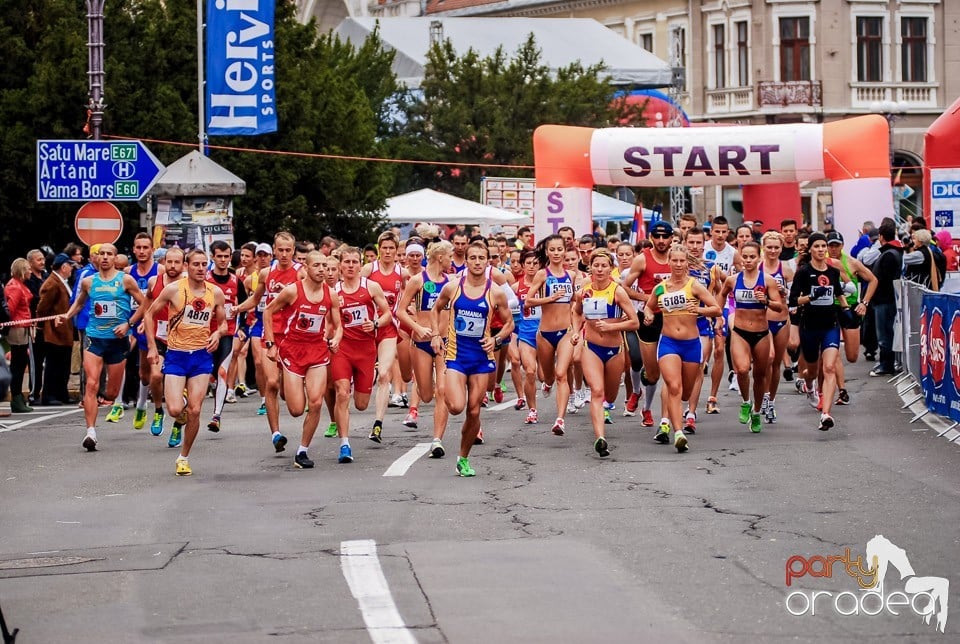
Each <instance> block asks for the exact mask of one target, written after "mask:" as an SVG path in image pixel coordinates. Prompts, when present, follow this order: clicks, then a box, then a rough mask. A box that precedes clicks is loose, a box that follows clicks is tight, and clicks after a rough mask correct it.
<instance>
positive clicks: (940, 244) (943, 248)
mask: <svg viewBox="0 0 960 644" xmlns="http://www.w3.org/2000/svg"><path fill="white" fill-rule="evenodd" d="M937 248H939V249H940V252H942V253H943V257H944V259H945V260H946V262H947V271H955V270H957V266H958V263H960V262H958V261H957V251H955V250H954V249H953V235H951V234H950V231H948V230H941V231H940V232H938V233H937Z"/></svg>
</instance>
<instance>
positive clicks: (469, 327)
mask: <svg viewBox="0 0 960 644" xmlns="http://www.w3.org/2000/svg"><path fill="white" fill-rule="evenodd" d="M486 326H487V325H486V320H485V319H484V318H482V317H473V316H469V315H464V314H463V313H458V314H457V318H456V320H455V321H454V329H455V330H456V332H457V335H460V336H463V337H465V338H482V337H483V332H484V331H485V330H486Z"/></svg>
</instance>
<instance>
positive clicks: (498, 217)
mask: <svg viewBox="0 0 960 644" xmlns="http://www.w3.org/2000/svg"><path fill="white" fill-rule="evenodd" d="M386 216H387V220H389V221H390V222H391V223H394V224H415V223H418V222H426V223H436V224H474V225H478V226H490V225H497V224H499V225H504V224H514V225H521V226H522V225H529V224H530V218H529V217H527V216H526V215H521V214H517V213H515V212H510V211H508V210H500V209H499V208H494V207H493V206H485V205H484V204H482V203H477V202H476V201H470V200H469V199H461V198H460V197H454V196H453V195H448V194H444V193H442V192H437V191H436V190H430V189H429V188H424V189H423V190H416V191H414V192H408V193H406V194H402V195H397V196H396V197H390V198H389V199H387V212H386Z"/></svg>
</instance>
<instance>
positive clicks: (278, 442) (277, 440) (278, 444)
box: [271, 434, 287, 454]
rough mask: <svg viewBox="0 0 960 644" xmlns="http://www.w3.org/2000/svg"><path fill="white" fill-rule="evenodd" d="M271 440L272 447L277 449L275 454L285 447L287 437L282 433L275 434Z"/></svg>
mask: <svg viewBox="0 0 960 644" xmlns="http://www.w3.org/2000/svg"><path fill="white" fill-rule="evenodd" d="M271 440H272V442H273V449H275V450H276V451H277V454H279V453H280V452H282V451H284V450H285V449H287V437H286V436H284V435H283V434H275V435H274V437H273V438H272V439H271Z"/></svg>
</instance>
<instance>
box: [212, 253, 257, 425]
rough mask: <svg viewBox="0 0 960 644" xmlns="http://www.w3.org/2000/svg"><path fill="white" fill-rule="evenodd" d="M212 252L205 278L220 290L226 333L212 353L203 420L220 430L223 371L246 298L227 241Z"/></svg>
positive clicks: (224, 391)
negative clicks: (208, 412) (212, 379)
mask: <svg viewBox="0 0 960 644" xmlns="http://www.w3.org/2000/svg"><path fill="white" fill-rule="evenodd" d="M210 252H211V253H212V254H213V269H212V270H210V271H208V272H207V276H206V280H207V281H208V282H210V283H211V284H213V285H214V286H216V287H217V288H219V289H220V290H221V291H222V292H223V300H224V303H223V312H224V314H225V315H226V318H227V333H226V334H225V335H224V336H222V337H221V338H220V344H219V346H218V347H217V349H216V351H214V353H213V372H214V373H215V374H216V377H217V390H216V393H215V394H214V405H213V418H212V419H211V420H210V422H209V423H207V429H209V430H210V431H211V432H219V431H220V414H222V413H223V403H224V402H225V401H226V398H227V392H228V391H229V390H230V389H229V386H228V385H227V373H228V372H229V369H230V364H231V361H232V358H233V343H234V339H235V338H234V335H235V334H236V332H237V312H236V308H237V303H238V302H239V301H240V300H245V299H247V292H246V290H245V289H244V288H243V283H242V282H241V281H240V280H239V279H238V278H237V276H236V275H234V274H233V273H231V272H230V258H231V257H232V256H233V252H232V251H231V250H230V244H228V243H227V242H225V241H223V240H220V239H218V240H217V241H215V242H213V243H212V244H210Z"/></svg>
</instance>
